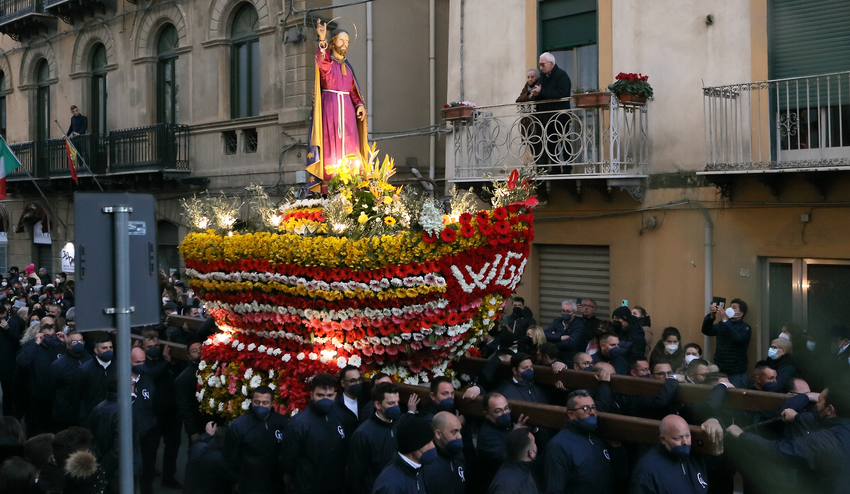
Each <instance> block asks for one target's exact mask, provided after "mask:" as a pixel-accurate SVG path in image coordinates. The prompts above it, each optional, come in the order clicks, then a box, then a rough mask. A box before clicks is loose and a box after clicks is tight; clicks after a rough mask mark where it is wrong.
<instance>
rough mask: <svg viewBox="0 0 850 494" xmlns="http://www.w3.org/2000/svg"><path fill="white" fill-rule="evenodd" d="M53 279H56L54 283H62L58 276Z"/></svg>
mask: <svg viewBox="0 0 850 494" xmlns="http://www.w3.org/2000/svg"><path fill="white" fill-rule="evenodd" d="M54 281H56V284H57V285H58V284H59V283H62V280H60V279H59V278H56V279H55V280H54Z"/></svg>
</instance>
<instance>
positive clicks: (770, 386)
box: [761, 381, 779, 393]
mask: <svg viewBox="0 0 850 494" xmlns="http://www.w3.org/2000/svg"><path fill="white" fill-rule="evenodd" d="M761 389H762V391H767V392H768V393H777V392H779V383H778V382H776V381H773V382H769V383H764V385H763V386H762V387H761Z"/></svg>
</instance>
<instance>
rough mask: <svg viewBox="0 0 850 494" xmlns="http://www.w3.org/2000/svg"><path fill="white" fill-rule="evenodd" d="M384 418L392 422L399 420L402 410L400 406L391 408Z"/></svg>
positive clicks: (387, 410) (385, 412) (385, 411)
mask: <svg viewBox="0 0 850 494" xmlns="http://www.w3.org/2000/svg"><path fill="white" fill-rule="evenodd" d="M384 416H385V417H387V418H388V419H390V420H398V419H399V418H400V417H401V408H399V406H398V405H395V406H391V407H389V408H387V409H386V410H384Z"/></svg>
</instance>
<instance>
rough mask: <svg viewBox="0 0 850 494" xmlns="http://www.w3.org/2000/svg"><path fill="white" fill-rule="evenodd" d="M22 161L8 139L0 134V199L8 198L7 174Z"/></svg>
mask: <svg viewBox="0 0 850 494" xmlns="http://www.w3.org/2000/svg"><path fill="white" fill-rule="evenodd" d="M19 166H21V162H20V161H18V158H17V157H16V156H15V155H14V154H13V153H12V150H11V149H9V146H8V145H7V144H6V139H3V136H0V199H5V198H6V175H8V174H10V173H12V172H13V171H15V170H16V169H17V168H18V167H19Z"/></svg>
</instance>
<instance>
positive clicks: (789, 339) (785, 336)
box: [779, 333, 791, 341]
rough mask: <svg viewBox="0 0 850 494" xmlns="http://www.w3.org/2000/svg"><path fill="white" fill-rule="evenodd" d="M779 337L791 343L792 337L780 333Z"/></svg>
mask: <svg viewBox="0 0 850 494" xmlns="http://www.w3.org/2000/svg"><path fill="white" fill-rule="evenodd" d="M779 337H780V338H782V339H784V340H788V341H791V337H790V336H788V335H787V334H785V333H779Z"/></svg>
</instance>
